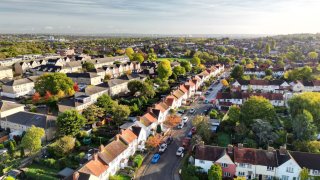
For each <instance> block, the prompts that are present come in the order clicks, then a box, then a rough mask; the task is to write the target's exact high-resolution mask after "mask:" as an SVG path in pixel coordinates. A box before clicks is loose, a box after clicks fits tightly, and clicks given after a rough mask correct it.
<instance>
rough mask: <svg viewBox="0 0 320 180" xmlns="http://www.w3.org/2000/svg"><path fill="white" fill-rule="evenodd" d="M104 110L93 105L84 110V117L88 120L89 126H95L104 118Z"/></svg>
mask: <svg viewBox="0 0 320 180" xmlns="http://www.w3.org/2000/svg"><path fill="white" fill-rule="evenodd" d="M104 114H105V113H104V109H103V108H101V107H99V106H97V105H95V104H92V105H90V106H89V107H87V108H86V109H84V110H83V112H82V115H83V117H84V118H86V119H87V122H86V123H87V124H93V123H95V122H96V121H97V120H99V119H101V118H102V117H103V116H104Z"/></svg>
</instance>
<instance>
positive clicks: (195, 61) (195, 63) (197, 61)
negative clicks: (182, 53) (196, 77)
mask: <svg viewBox="0 0 320 180" xmlns="http://www.w3.org/2000/svg"><path fill="white" fill-rule="evenodd" d="M190 62H191V64H192V65H193V66H196V67H197V66H199V65H200V63H201V60H200V58H199V57H197V56H194V57H193V58H192V59H191V61H190Z"/></svg>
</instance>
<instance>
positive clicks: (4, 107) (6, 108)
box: [0, 101, 24, 118]
mask: <svg viewBox="0 0 320 180" xmlns="http://www.w3.org/2000/svg"><path fill="white" fill-rule="evenodd" d="M20 111H24V105H22V104H18V103H13V102H9V101H0V118H4V117H7V116H10V115H12V114H15V113H17V112H20Z"/></svg>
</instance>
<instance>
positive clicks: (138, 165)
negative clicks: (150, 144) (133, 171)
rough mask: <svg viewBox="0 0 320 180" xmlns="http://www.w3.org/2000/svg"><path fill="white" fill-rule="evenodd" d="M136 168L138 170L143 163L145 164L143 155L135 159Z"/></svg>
mask: <svg viewBox="0 0 320 180" xmlns="http://www.w3.org/2000/svg"><path fill="white" fill-rule="evenodd" d="M133 162H134V166H135V167H137V168H140V166H141V164H142V162H143V156H142V155H140V154H139V155H136V156H135V157H134V159H133Z"/></svg>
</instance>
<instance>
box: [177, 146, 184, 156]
mask: <svg viewBox="0 0 320 180" xmlns="http://www.w3.org/2000/svg"><path fill="white" fill-rule="evenodd" d="M176 155H177V156H181V157H183V155H184V147H179V148H178V150H177V152H176Z"/></svg>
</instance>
